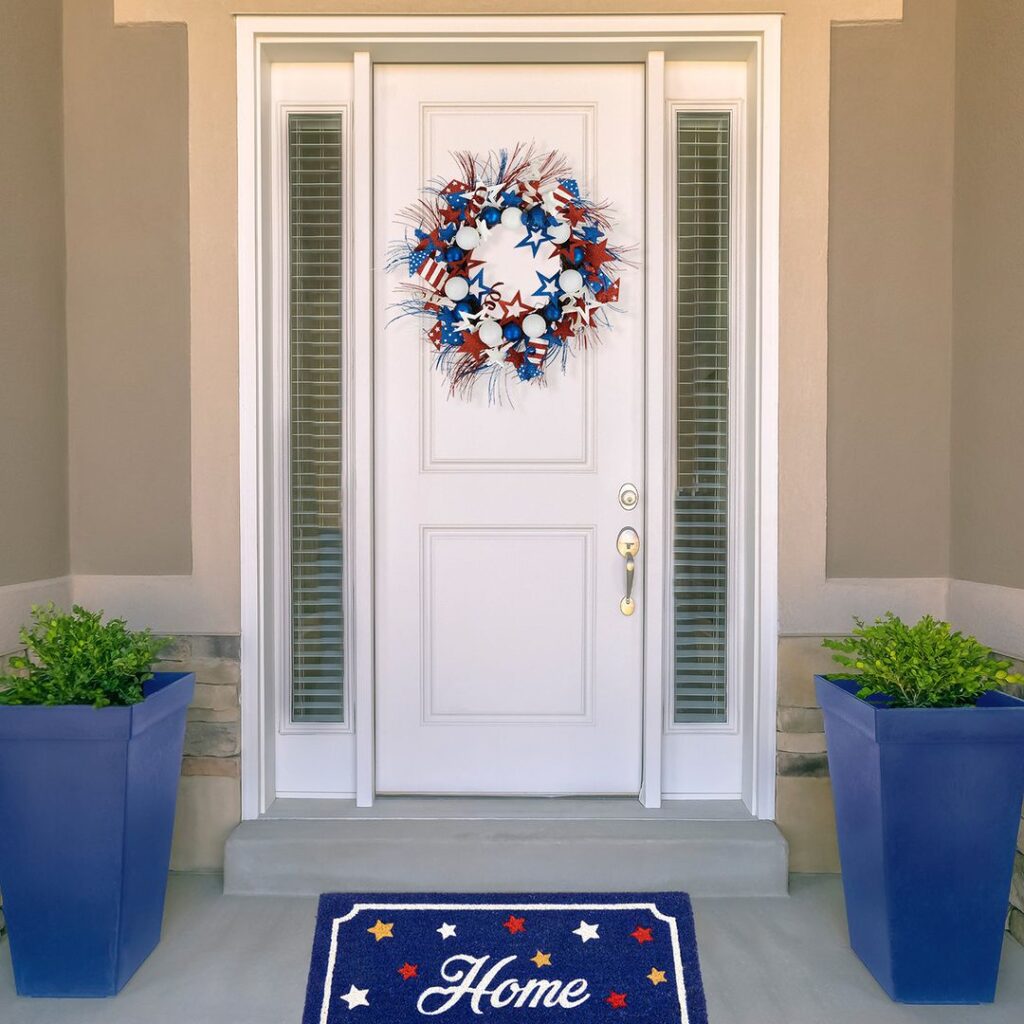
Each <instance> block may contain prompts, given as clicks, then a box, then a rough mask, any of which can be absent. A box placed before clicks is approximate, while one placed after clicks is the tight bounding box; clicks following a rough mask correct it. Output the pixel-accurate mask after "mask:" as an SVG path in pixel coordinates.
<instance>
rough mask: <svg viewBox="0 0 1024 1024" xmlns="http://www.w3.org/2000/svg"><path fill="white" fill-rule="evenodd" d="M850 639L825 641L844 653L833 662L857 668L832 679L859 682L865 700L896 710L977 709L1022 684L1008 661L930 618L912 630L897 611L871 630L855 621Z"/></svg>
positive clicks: (832, 648)
mask: <svg viewBox="0 0 1024 1024" xmlns="http://www.w3.org/2000/svg"><path fill="white" fill-rule="evenodd" d="M854 622H856V624H857V626H856V628H855V629H854V630H853V634H852V635H851V636H848V637H845V638H843V639H841V640H824V641H822V646H824V647H828V648H830V649H831V650H833V651H837V652H839V653H837V654H833V655H832V659H833V661H837V662H838V663H839V664H840V665H845V666H846V667H847V668H850V669H853V670H855V671H853V672H844V673H842V674H841V675H832V676H830V677H829V678H830V679H855V680H856V681H857V682H859V683H860V684H861V688H860V690H858V692H857V696H858V697H860V698H862V699H863V698H865V697H871V696H874V695H875V694H883V695H885V696H886V697H888V698H889V705H888V706H889V707H894V708H956V707H965V706H970V705H973V704H974V703H976V702H977V700H978V698H979V697H980V696H981V695H982V694H983V693H985V692H986V691H988V690H997V689H999V688H1000V687H1002V686H1004V685H1006V684H1008V683H1018V682H1020V681H1022V680H1024V676H1019V675H1012V674H1011V673H1010V672H1009V671H1008V670H1009V668H1010V666H1011V664H1012V663H1011V662H1009V661H999V660H998V659H997V658H994V657H993V656H992V652H991V651H990V650H989V649H988V648H987V647H985V646H984V645H982V644H980V643H978V641H977V640H976V639H975V638H974V637H973V636H964V635H963V634H962V633H958V632H954V631H953V629H952V628H951V627H950V625H949V623H948V622H939V621H938V620H936V619H933V618H932V617H931V616H930V615H926V616H924V618H923V619H921V620H920V621H919V622H917V623H916V624H915V625H913V626H908V625H907V624H906V623H905V622H903V620H902V619H900V618H899V617H898V616H896V615H893V613H892V612H886V613H885V615H884V616H883V617H882V618H880V619H875V621H874V623H872V624H871V625H870V626H869V625H865V623H864V621H863V620H862V619H858V618H855V619H854Z"/></svg>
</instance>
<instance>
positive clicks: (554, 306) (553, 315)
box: [542, 299, 562, 323]
mask: <svg viewBox="0 0 1024 1024" xmlns="http://www.w3.org/2000/svg"><path fill="white" fill-rule="evenodd" d="M542 313H543V316H544V319H545V320H550V321H551V322H552V323H554V322H555V321H556V320H557V319H558V318H559V317H560V316H561V315H562V307H561V306H560V305H559V304H558V303H557V302H555V300H554V299H552V300H551V301H550V302H549V303H548V304H547V305H546V306H545V307H544V309H543V311H542Z"/></svg>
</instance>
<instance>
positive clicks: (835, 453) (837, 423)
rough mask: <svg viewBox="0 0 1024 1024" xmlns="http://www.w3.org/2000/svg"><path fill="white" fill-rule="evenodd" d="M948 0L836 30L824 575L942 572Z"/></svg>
mask: <svg viewBox="0 0 1024 1024" xmlns="http://www.w3.org/2000/svg"><path fill="white" fill-rule="evenodd" d="M956 7H957V5H956V0H906V4H905V10H904V19H903V22H902V23H901V24H895V25H869V26H857V27H843V28H836V29H835V30H834V31H833V35H832V118H831V151H832V152H831V169H830V189H829V213H830V221H829V339H828V562H827V565H828V575H829V576H833V577H837V576H860V577H871V576H946V575H948V574H949V546H950V540H949V536H950V525H949V524H950V483H949V478H950V466H949V443H950V379H951V378H950V372H951V362H952V344H953V220H952V207H953V134H954V118H953V112H954V73H953V69H954V60H955V51H956V42H955V27H956ZM865 611H869V609H865Z"/></svg>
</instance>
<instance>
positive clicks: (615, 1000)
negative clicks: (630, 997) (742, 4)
mask: <svg viewBox="0 0 1024 1024" xmlns="http://www.w3.org/2000/svg"><path fill="white" fill-rule="evenodd" d="M605 1002H606V1003H607V1004H608V1005H609V1006H610V1007H611V1008H612V1009H613V1010H622V1009H624V1008H625V1006H626V993H625V992H615V991H614V990H613V991H612V993H611V995H609V996H608V998H607V999H606V1000H605Z"/></svg>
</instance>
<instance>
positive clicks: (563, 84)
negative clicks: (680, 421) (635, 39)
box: [356, 64, 644, 794]
mask: <svg viewBox="0 0 1024 1024" xmlns="http://www.w3.org/2000/svg"><path fill="white" fill-rule="evenodd" d="M519 142H523V143H534V144H535V145H536V146H537V147H538V148H539V149H541V150H547V149H558V150H560V151H562V152H563V153H565V154H566V156H567V157H568V158H569V160H570V162H571V164H572V166H573V169H574V171H575V172H576V176H577V177H578V179H579V181H580V185H581V187H582V188H584V189H586V191H587V192H588V193H589V194H590V195H591V196H592V197H594V198H595V199H607V200H609V201H610V202H611V204H612V207H613V210H612V213H613V217H614V232H615V240H616V242H618V243H620V244H623V245H628V246H630V247H631V248H632V249H633V251H634V253H637V254H642V253H643V213H644V161H643V152H644V72H643V67H642V66H641V65H635V64H613V65H606V64H602V65H584V64H571V65H551V64H547V65H522V66H517V65H507V64H506V65H501V64H490V65H479V66H474V65H425V64H416V65H379V66H377V67H376V69H375V71H374V164H375V172H374V178H375V180H374V196H375V199H374V239H375V242H374V246H375V260H374V264H375V267H376V268H378V271H377V285H376V298H375V301H376V309H375V322H376V325H377V326H376V335H375V338H374V346H375V352H374V359H375V371H374V372H375V475H376V479H375V499H374V501H375V510H374V517H375V528H376V537H375V551H374V560H375V614H376V618H375V622H376V640H375V658H376V694H377V695H376V726H375V733H376V787H377V791H378V792H381V793H438V794H441V793H456V794H457V793H465V794H635V793H637V792H638V791H639V788H640V782H641V770H642V758H641V738H642V730H641V705H642V692H643V677H642V643H643V627H644V623H643V615H644V606H643V601H642V600H639V601H638V602H637V603H638V610H637V613H636V614H634V615H632V616H625V615H623V614H622V612H621V611H620V609H619V602H620V600H621V598H622V597H623V594H624V588H625V562H624V559H623V557H622V556H621V555H620V554H619V553H618V552H617V550H616V537H617V535H618V533H619V530H620V529H621V528H623V527H626V526H630V527H633V528H635V529H636V530H637V532H642V531H641V526H642V522H643V512H642V510H643V493H644V488H643V484H644V481H643V479H642V474H643V454H644V453H643V437H644V404H643V403H644V334H643V323H644V308H643V307H644V282H643V272H642V269H641V268H640V267H639V266H638V267H635V268H630V269H627V270H626V272H625V273H624V274H623V277H622V288H621V296H620V300H619V303H618V306H617V310H615V311H612V312H611V314H610V318H611V328H610V329H605V330H604V331H603V332H602V337H601V341H600V342H599V344H598V345H597V346H596V347H595V348H593V349H592V350H589V351H585V352H582V353H581V354H580V355H579V356H578V357H574V358H573V357H571V358H570V359H569V364H568V367H567V369H566V372H565V374H564V375H563V374H562V373H561V372H560V371H559V370H558V369H557V367H550V368H549V369H548V371H547V373H546V386H536V384H535V383H531V384H515V385H513V386H511V387H510V397H511V403H509V402H507V401H506V402H505V403H504V404H494V403H491V402H489V400H488V395H487V393H486V389H483V388H480V389H477V390H476V392H475V393H474V394H473V395H472V397H471V398H469V399H466V398H463V397H459V396H456V397H449V395H448V390H447V387H446V384H445V381H444V379H443V377H442V376H441V375H440V373H438V371H437V370H436V369H435V368H434V366H433V359H432V356H431V352H430V350H429V348H428V346H427V344H426V342H425V340H424V336H423V327H422V325H421V324H419V323H417V322H416V321H415V320H413V319H412V318H408V317H406V318H402V319H398V320H395V319H394V312H393V310H391V309H389V307H390V306H391V304H392V303H393V302H394V301H395V299H396V292H395V288H396V284H397V283H398V280H399V275H397V274H395V275H385V274H384V273H383V272H382V271H380V270H379V268H381V267H383V265H384V263H385V258H386V256H385V254H386V248H387V243H388V241H389V240H390V239H394V238H395V237H400V236H401V234H402V227H401V225H399V224H398V223H397V222H396V217H397V214H398V212H399V211H400V210H401V209H403V208H404V207H407V206H409V205H410V204H411V203H413V202H414V201H415V200H416V199H417V198H418V197H419V196H420V194H421V190H422V189H423V187H424V186H425V185H426V184H427V183H428V182H430V181H431V180H433V179H435V178H438V177H443V178H444V179H445V180H448V179H449V178H453V177H457V166H456V164H455V162H454V160H453V157H452V155H451V154H452V153H453V152H457V151H465V150H469V151H473V152H478V153H487V152H489V151H492V150H499V149H502V148H512V147H514V146H515V145H516V144H517V143H519ZM512 230H514V229H512ZM500 235H501V232H495V233H494V234H493V235H492V236H491V238H489V239H488V241H487V243H486V245H487V246H489V247H491V248H489V249H488V251H487V252H485V253H484V252H482V253H481V255H485V256H486V257H487V259H488V260H489V261H490V260H492V259H493V260H494V261H500V266H501V270H502V275H503V276H502V280H504V281H510V280H512V281H519V280H521V281H523V283H524V285H525V284H526V283H527V282H532V283H533V284H532V287H530V289H529V291H528V290H527V288H526V287H525V286H524V287H522V292H523V294H524V295H528V294H529V292H532V291H533V290H534V288H535V287H536V277H535V270H536V267H535V266H534V260H533V257H532V256H531V255H530V254H529V250H528V249H518V250H513V249H512V247H511V246H510V245H508V244H507V239H506V241H505V242H503V241H502V240H501V238H500ZM543 255H544V254H543V253H542V254H541V256H543ZM517 261H518V262H517ZM635 262H637V263H639V257H635ZM517 275H518V277H517ZM535 301H537V300H535ZM624 483H632V484H635V485H636V487H637V488H638V489H639V493H640V495H641V500H640V503H639V505H638V506H637V507H634V508H633V509H632V510H630V511H626V510H624V509H623V508H622V507H621V506H620V504H619V500H618V492H619V488H620V486H621V485H622V484H624ZM641 541H642V538H641ZM643 554H644V552H643V548H641V552H640V557H639V559H638V572H637V577H638V578H637V580H636V585H635V587H634V594H635V595H638V594H640V593H642V579H641V578H640V569H639V567H640V566H642V564H643ZM356 614H358V609H357V611H356Z"/></svg>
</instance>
